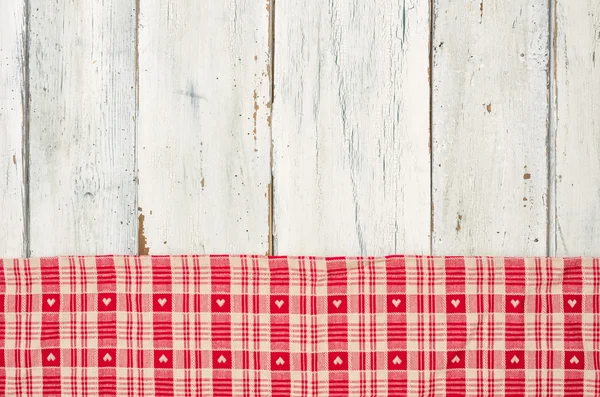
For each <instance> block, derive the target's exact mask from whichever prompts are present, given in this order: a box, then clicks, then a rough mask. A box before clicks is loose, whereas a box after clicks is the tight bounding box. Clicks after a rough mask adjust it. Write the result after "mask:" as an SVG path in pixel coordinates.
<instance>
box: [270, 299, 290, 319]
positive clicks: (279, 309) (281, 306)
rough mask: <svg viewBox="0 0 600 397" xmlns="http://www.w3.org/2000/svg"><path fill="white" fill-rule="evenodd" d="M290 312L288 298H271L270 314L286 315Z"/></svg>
mask: <svg viewBox="0 0 600 397" xmlns="http://www.w3.org/2000/svg"><path fill="white" fill-rule="evenodd" d="M289 311H290V305H289V296H283V295H282V296H278V295H272V296H271V313H272V314H286V313H289Z"/></svg>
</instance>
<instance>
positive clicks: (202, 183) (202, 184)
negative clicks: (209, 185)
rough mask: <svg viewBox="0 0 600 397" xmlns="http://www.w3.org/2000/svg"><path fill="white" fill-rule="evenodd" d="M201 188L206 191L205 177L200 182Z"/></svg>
mask: <svg viewBox="0 0 600 397" xmlns="http://www.w3.org/2000/svg"><path fill="white" fill-rule="evenodd" d="M200 186H202V190H204V177H202V179H201V180H200Z"/></svg>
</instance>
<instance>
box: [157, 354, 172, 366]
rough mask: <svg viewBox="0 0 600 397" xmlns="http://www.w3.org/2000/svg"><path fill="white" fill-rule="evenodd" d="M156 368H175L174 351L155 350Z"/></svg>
mask: <svg viewBox="0 0 600 397" xmlns="http://www.w3.org/2000/svg"><path fill="white" fill-rule="evenodd" d="M154 368H173V351H171V350H155V351H154Z"/></svg>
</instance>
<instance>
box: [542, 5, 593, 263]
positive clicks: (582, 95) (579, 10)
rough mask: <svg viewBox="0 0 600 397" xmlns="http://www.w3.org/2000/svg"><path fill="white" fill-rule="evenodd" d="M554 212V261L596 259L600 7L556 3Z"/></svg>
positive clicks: (554, 44) (554, 45) (554, 42)
mask: <svg viewBox="0 0 600 397" xmlns="http://www.w3.org/2000/svg"><path fill="white" fill-rule="evenodd" d="M553 22H554V23H555V26H554V29H555V37H554V41H553V47H554V51H555V60H556V66H555V68H556V74H555V75H554V76H552V78H553V79H555V81H554V86H555V105H556V116H555V120H556V123H557V124H556V138H555V139H556V142H555V148H556V149H555V153H556V164H555V165H554V166H555V167H556V168H555V169H556V180H555V189H556V213H555V216H556V218H555V229H553V230H551V232H552V234H551V236H552V238H554V239H556V252H555V253H554V254H556V255H558V256H568V255H595V256H598V255H600V205H599V203H600V202H599V198H600V112H599V109H600V91H599V90H598V89H599V87H600V3H598V2H597V1H595V0H582V1H568V0H557V1H556V9H555V19H554V21H553Z"/></svg>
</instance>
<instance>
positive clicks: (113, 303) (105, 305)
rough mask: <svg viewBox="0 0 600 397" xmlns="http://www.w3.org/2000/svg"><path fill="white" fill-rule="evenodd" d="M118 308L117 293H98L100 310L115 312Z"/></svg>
mask: <svg viewBox="0 0 600 397" xmlns="http://www.w3.org/2000/svg"><path fill="white" fill-rule="evenodd" d="M115 310H117V294H116V293H114V292H101V293H99V294H98V311H101V312H114V311H115Z"/></svg>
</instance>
